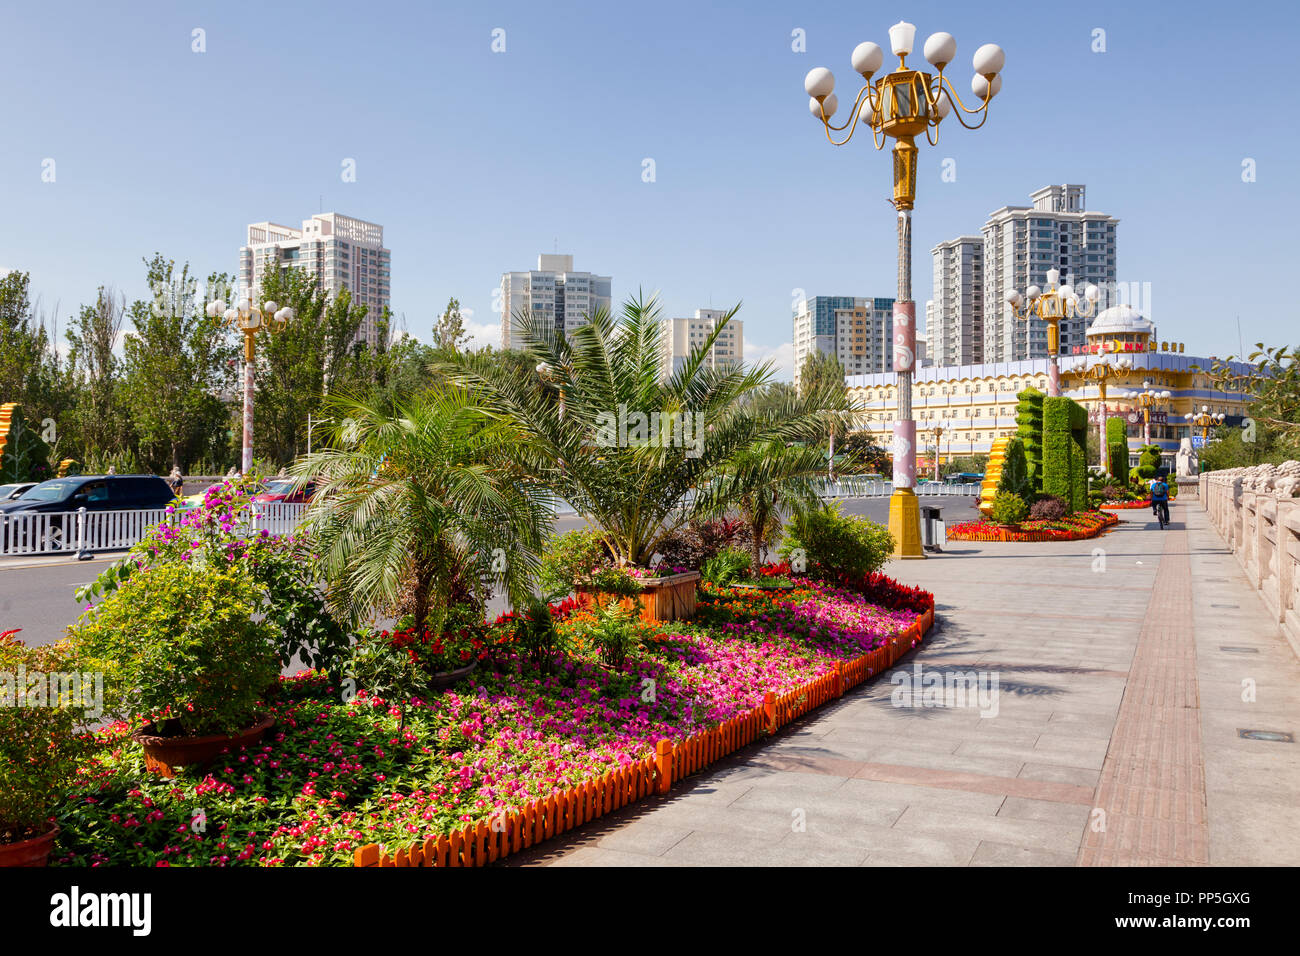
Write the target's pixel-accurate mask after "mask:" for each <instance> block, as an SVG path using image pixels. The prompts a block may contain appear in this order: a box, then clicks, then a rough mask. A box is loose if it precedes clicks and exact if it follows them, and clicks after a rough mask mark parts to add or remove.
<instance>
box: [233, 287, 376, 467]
mask: <svg viewBox="0 0 1300 956" xmlns="http://www.w3.org/2000/svg"><path fill="white" fill-rule="evenodd" d="M260 298H261V299H262V301H263V302H266V301H273V302H275V303H277V304H278V305H280V306H281V307H283V306H289V307H291V308H292V309H293V310H294V313H295V315H294V318H293V320H292V321H290V322H288V323H287V324H286V325H285V327H284V328H282V329H280V330H278V331H275V332H268V331H262V332H258V333H257V375H256V383H255V388H256V398H255V402H256V415H257V420H256V428H255V429H254V433H253V434H254V454H255V455H256V457H258V458H263V459H267V460H269V461H272V462H275V463H277V464H287V463H288V462H290V461H292V460H293V459H294V458H295V457H296V456H297V455H298V454H299V453H300V452H301V451H302V450H303V449H304V448H305V446H306V441H307V416H308V415H309V414H313V413H318V412H319V410H320V409H321V407H322V403H323V401H324V399H325V396H326V395H328V394H330V393H331V392H333V391H335V388H334V386H335V385H336V384H337V385H340V386H342V385H346V384H347V382H348V374H349V364H348V363H349V359H357V358H358V357H359V356H361V355H362V354H364V352H365V350H366V349H367V348H368V346H367V345H366V343H364V342H358V341H357V334H358V332H360V330H361V327H362V323H363V322H364V321H365V316H366V307H365V306H362V305H358V306H354V305H353V304H352V294H351V293H350V292H348V291H347V290H346V289H345V290H343V291H341V292H339V293H337V294H335V295H329V294H327V293H326V292H325V290H324V288H323V287H322V286H321V285H320V283H319V281H318V279H317V277H316V276H314V275H311V274H310V273H308V272H306V271H305V270H303V269H299V268H288V269H281V270H269V271H268V272H267V274H266V275H265V276H264V277H263V279H262V288H261V290H260ZM342 390H345V391H355V390H356V388H355V378H354V380H353V387H350V388H346V389H342Z"/></svg>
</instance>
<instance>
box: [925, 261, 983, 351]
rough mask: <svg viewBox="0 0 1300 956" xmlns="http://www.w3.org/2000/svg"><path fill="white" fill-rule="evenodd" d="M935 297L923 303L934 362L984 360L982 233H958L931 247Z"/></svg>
mask: <svg viewBox="0 0 1300 956" xmlns="http://www.w3.org/2000/svg"><path fill="white" fill-rule="evenodd" d="M930 253H931V255H932V256H933V257H934V298H933V299H931V300H930V301H929V302H927V303H926V304H925V334H926V338H927V339H928V340H929V348H930V357H931V358H932V359H933V361H934V364H936V365H972V364H975V363H978V362H982V361H984V237H983V236H958V237H957V238H956V239H949V240H948V241H947V242H941V243H939V244H938V245H937V246H935V247H934V248H933V249H932V250H930Z"/></svg>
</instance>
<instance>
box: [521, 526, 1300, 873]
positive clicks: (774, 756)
mask: <svg viewBox="0 0 1300 956" xmlns="http://www.w3.org/2000/svg"><path fill="white" fill-rule="evenodd" d="M1120 516H1121V524H1120V525H1119V526H1118V527H1117V528H1116V529H1115V530H1113V531H1112V532H1110V533H1109V534H1107V535H1104V536H1103V537H1101V538H1098V539H1095V540H1092V541H1083V542H1064V543H1045V544H1031V545H1013V544H1000V543H998V544H995V543H983V542H980V543H974V542H952V543H951V544H950V551H949V552H948V554H947V555H944V556H942V557H935V558H932V559H930V560H926V561H924V562H922V561H913V562H899V563H893V564H891V565H890V567H889V568H888V569H887V570H888V571H889V573H890V574H892V575H894V576H895V577H897V578H899V579H900V580H902V581H905V582H907V583H912V584H920V585H923V586H924V587H926V588H928V589H930V590H932V591H934V592H935V594H936V597H937V601H938V607H937V613H938V615H939V619H940V626H938V627H937V628H936V629H935V630H933V631H931V635H930V637H929V639H928V640H927V642H926V644H925V645H923V647H922V648H921V649H920V650H919V651H918V652H917V653H915V654H913V655H912V656H911V657H909V658H907V659H905V660H904V661H903V662H902V663H901V664H900V665H899V666H898V667H897V668H895V670H894V671H892V672H891V673H890V674H888V675H884V676H882V677H881V678H880V679H879V680H877V681H875V682H872V683H869V684H866V685H863V686H862V687H860V688H858V689H857V690H856V691H854V692H852V693H850V694H846V695H845V697H844V698H843V699H842V700H840V701H837V702H835V703H833V704H830V705H827V706H826V707H823V708H822V709H820V710H819V711H816V712H814V713H813V714H811V715H809V716H808V717H806V718H804V719H803V720H801V721H799V722H797V723H795V724H793V725H791V727H789V728H787V729H786V730H785V731H784V732H782V733H780V734H778V735H777V736H776V737H775V738H773V739H770V740H768V741H766V742H762V743H758V744H755V745H753V746H751V747H749V748H746V749H745V750H743V751H740V752H738V753H737V754H735V755H733V756H732V757H731V758H730V759H728V760H727V761H725V762H723V763H721V764H718V765H716V766H715V767H714V768H712V769H711V770H709V771H707V772H705V773H702V774H698V775H696V776H695V777H692V778H689V779H688V780H685V781H682V782H681V783H679V784H677V785H676V786H675V787H674V789H673V792H672V794H670V795H669V796H667V797H664V798H659V799H655V800H651V801H647V802H644V803H641V804H638V805H637V806H634V807H630V808H628V809H626V810H623V811H620V812H618V813H616V814H613V815H611V816H609V817H606V818H604V819H602V820H600V821H597V822H596V823H594V824H592V825H590V826H588V827H586V828H583V829H582V830H579V831H577V832H576V833H574V834H571V835H570V836H569V838H568V839H560V840H557V841H553V842H551V843H548V844H546V845H544V846H542V847H539V848H537V849H535V850H533V851H529V852H527V853H525V854H521V855H520V856H519V857H517V858H512V860H511V861H510V864H511V865H529V864H533V865H537V864H549V865H633V866H665V865H728V864H733V865H744V864H753V865H764V864H776V865H781V864H786V865H808V866H826V865H876V866H893V865H904V866H906V865H933V864H942V865H985V866H987V865H994V866H996V865H1024V864H1032V865H1060V866H1073V865H1143V864H1160V865H1164V864H1183V865H1189V864H1190V865H1196V864H1201V865H1204V864H1207V863H1208V864H1209V865H1216V864H1255V865H1258V864H1289V865H1295V864H1300V802H1298V801H1297V800H1296V799H1295V794H1296V792H1297V791H1300V746H1297V745H1296V744H1293V743H1284V742H1273V741H1266V740H1252V739H1246V738H1243V737H1241V736H1239V731H1242V730H1264V731H1277V732H1283V733H1289V734H1291V735H1293V736H1296V735H1300V663H1298V662H1297V661H1296V658H1295V656H1294V654H1293V653H1292V651H1291V648H1290V646H1289V645H1288V644H1287V643H1286V641H1285V639H1284V638H1283V637H1282V636H1281V634H1280V633H1279V632H1278V630H1277V627H1276V626H1275V625H1274V624H1272V623H1271V622H1270V620H1269V617H1268V615H1267V613H1266V612H1265V609H1264V606H1263V604H1262V603H1261V601H1260V600H1259V598H1258V596H1257V594H1256V592H1255V591H1254V589H1253V588H1251V587H1250V585H1249V584H1248V583H1247V582H1246V579H1245V577H1244V576H1243V575H1242V574H1241V572H1240V571H1239V569H1238V565H1237V563H1236V559H1235V558H1234V557H1233V556H1232V555H1231V554H1229V553H1227V552H1226V550H1225V549H1224V548H1223V544H1222V542H1221V541H1220V540H1219V538H1218V536H1217V534H1216V533H1215V532H1214V531H1213V530H1211V529H1209V527H1208V524H1207V522H1206V520H1205V516H1204V514H1203V513H1202V512H1201V511H1200V508H1199V505H1198V504H1197V503H1196V502H1192V501H1189V502H1186V503H1183V504H1178V505H1175V507H1174V514H1173V518H1174V524H1173V525H1172V526H1171V527H1170V529H1169V530H1168V531H1166V532H1163V533H1162V532H1161V531H1159V529H1158V528H1157V527H1156V526H1155V524H1154V522H1151V521H1148V520H1147V519H1148V518H1149V517H1150V516H1149V515H1148V514H1147V513H1146V512H1145V511H1130V512H1120ZM918 664H919V665H920V668H921V672H922V673H923V674H929V673H931V672H932V671H933V672H938V673H940V674H944V675H955V674H957V673H963V674H964V673H967V672H970V671H977V672H987V673H988V674H989V675H996V676H997V679H998V690H999V693H998V696H997V699H996V704H997V706H996V711H997V712H996V715H995V716H981V715H980V710H979V709H978V708H977V707H975V706H937V707H936V706H921V705H922V704H924V703H926V702H925V701H923V700H921V699H918V700H916V701H914V702H913V703H911V704H910V705H906V706H894V704H893V703H892V702H891V694H892V693H893V692H894V691H895V690H896V689H898V688H897V687H896V685H895V684H893V683H891V677H894V676H895V674H899V675H900V676H901V674H902V673H906V674H909V675H914V674H915V668H916V666H917V665H918ZM1252 693H1253V700H1243V697H1247V698H1249V697H1251V694H1252ZM986 703H987V701H986ZM988 709H990V710H991V709H992V708H988Z"/></svg>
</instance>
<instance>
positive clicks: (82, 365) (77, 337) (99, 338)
mask: <svg viewBox="0 0 1300 956" xmlns="http://www.w3.org/2000/svg"><path fill="white" fill-rule="evenodd" d="M124 312H125V300H124V299H123V297H122V295H121V294H120V293H118V292H117V291H116V290H115V289H113V288H112V287H111V286H100V287H99V292H98V294H97V295H96V296H95V304H94V305H83V306H82V307H81V311H80V312H78V313H77V317H76V318H75V319H74V320H73V321H72V325H71V327H70V328H69V329H68V332H67V339H68V345H69V346H70V349H69V353H68V373H69V377H70V379H71V381H72V382H73V384H74V386H75V387H76V389H77V392H76V397H75V401H74V404H73V409H72V415H71V418H72V423H73V427H74V429H75V435H76V439H77V442H78V445H79V447H80V450H81V455H82V457H83V459H89V458H92V457H94V458H98V459H108V458H112V457H113V456H116V455H120V454H122V453H124V452H128V451H129V450H130V445H131V424H130V421H129V419H128V417H127V414H126V409H125V405H124V402H123V400H122V389H121V368H120V366H121V360H120V359H119V358H118V357H117V355H116V354H115V353H114V351H113V350H114V347H115V346H116V345H117V343H118V338H119V336H120V335H121V334H122V322H123V318H124Z"/></svg>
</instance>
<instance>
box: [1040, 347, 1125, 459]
mask: <svg viewBox="0 0 1300 956" xmlns="http://www.w3.org/2000/svg"><path fill="white" fill-rule="evenodd" d="M1053 367H1054V366H1053ZM1132 370H1133V360H1132V359H1131V358H1121V359H1116V361H1115V363H1114V364H1113V365H1112V364H1111V363H1110V362H1107V361H1106V359H1105V357H1103V358H1102V359H1101V361H1099V362H1098V363H1097V364H1096V365H1090V366H1088V367H1087V368H1085V369H1084V370H1083V372H1082V375H1083V378H1084V379H1085V380H1086V381H1089V382H1096V383H1097V391H1098V392H1100V393H1101V406H1100V410H1099V411H1098V413H1097V421H1098V432H1099V433H1100V436H1101V442H1100V445H1101V448H1100V449H1099V455H1100V457H1101V470H1102V471H1103V472H1104V471H1106V470H1107V462H1106V384H1107V383H1108V382H1109V381H1110V380H1111V379H1113V378H1119V377H1120V376H1122V375H1125V374H1127V373H1128V372H1131V371H1132ZM1125 394H1127V393H1125Z"/></svg>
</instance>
